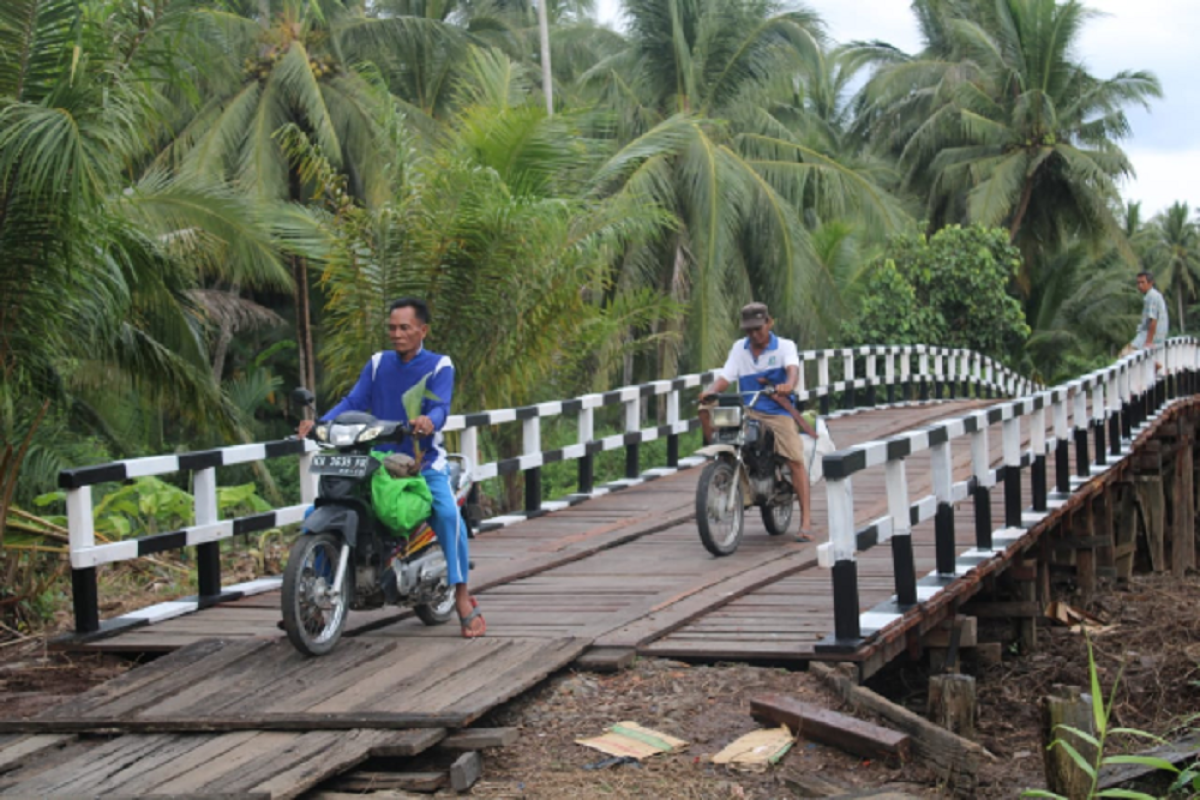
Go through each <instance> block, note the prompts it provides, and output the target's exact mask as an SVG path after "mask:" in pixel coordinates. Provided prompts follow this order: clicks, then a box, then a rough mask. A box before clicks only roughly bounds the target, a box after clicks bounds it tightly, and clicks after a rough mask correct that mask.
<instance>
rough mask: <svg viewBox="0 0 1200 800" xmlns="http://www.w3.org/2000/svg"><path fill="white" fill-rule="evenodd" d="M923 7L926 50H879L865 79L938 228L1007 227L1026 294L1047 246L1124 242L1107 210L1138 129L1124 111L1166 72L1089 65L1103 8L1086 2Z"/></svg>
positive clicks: (928, 1) (923, 3)
mask: <svg viewBox="0 0 1200 800" xmlns="http://www.w3.org/2000/svg"><path fill="white" fill-rule="evenodd" d="M914 7H915V8H916V10H917V12H918V18H919V20H920V22H921V25H922V28H923V31H924V33H925V37H926V42H927V49H926V50H925V51H924V52H923V53H921V54H919V55H917V56H915V57H911V58H909V57H903V56H902V55H900V54H897V53H895V52H894V51H893V52H890V53H889V52H887V51H886V49H882V48H875V50H876V53H877V54H879V53H882V54H883V55H884V56H886V62H885V63H884V64H883V66H882V67H881V68H880V70H879V72H878V74H877V75H876V76H875V77H874V78H873V80H872V82H871V84H870V85H869V86H868V87H867V90H866V97H867V100H866V103H865V105H866V107H867V113H866V119H867V120H868V121H869V122H870V123H871V124H873V125H874V129H875V132H876V135H877V136H878V137H879V138H880V139H881V140H883V141H891V142H894V143H895V144H896V145H897V146H898V147H899V148H900V149H899V155H900V160H901V165H902V167H903V168H904V169H905V171H906V175H907V182H908V185H909V186H910V187H913V188H914V189H917V190H918V191H922V192H923V191H924V190H925V189H927V190H928V194H927V195H926V196H927V197H928V214H929V217H930V219H931V220H933V221H934V225H935V227H936V226H938V225H940V224H942V223H944V222H947V221H956V220H963V221H970V222H978V223H982V224H984V225H1001V224H1002V225H1004V226H1005V227H1007V228H1008V230H1009V233H1010V237H1011V239H1012V241H1013V242H1014V243H1016V244H1017V245H1018V246H1019V247H1020V249H1021V250H1022V252H1023V254H1024V255H1025V260H1026V262H1027V270H1026V274H1025V275H1024V276H1023V280H1022V284H1023V286H1024V289H1025V290H1026V291H1027V292H1028V290H1029V288H1030V287H1029V277H1028V263H1029V262H1030V261H1031V260H1032V256H1033V254H1034V252H1035V251H1036V249H1037V248H1038V247H1042V246H1051V247H1054V246H1057V245H1058V244H1059V243H1062V242H1065V241H1067V240H1068V239H1069V238H1071V237H1072V236H1074V235H1076V234H1078V235H1079V236H1082V237H1083V239H1084V240H1085V241H1087V242H1089V243H1091V244H1093V245H1094V246H1096V247H1100V246H1102V245H1103V243H1104V242H1105V241H1106V240H1107V239H1109V238H1111V237H1119V236H1120V226H1119V224H1118V223H1117V221H1116V219H1115V218H1114V217H1113V215H1112V213H1111V211H1110V207H1109V204H1110V201H1111V200H1113V199H1114V198H1116V197H1117V190H1116V187H1115V181H1116V180H1117V179H1119V178H1121V177H1124V176H1128V175H1130V174H1131V173H1132V167H1131V165H1130V163H1129V160H1128V158H1127V157H1126V155H1125V154H1124V152H1123V151H1122V150H1121V149H1120V148H1119V147H1118V146H1117V141H1118V140H1119V139H1121V138H1123V137H1125V136H1127V135H1128V134H1129V123H1128V120H1127V119H1126V116H1125V112H1124V108H1125V107H1126V106H1128V105H1130V104H1137V105H1142V106H1147V107H1148V104H1149V101H1150V99H1151V98H1156V97H1160V96H1161V94H1162V91H1161V88H1160V86H1159V83H1158V80H1157V79H1156V78H1155V77H1154V76H1153V75H1152V74H1150V73H1148V72H1130V71H1123V72H1119V73H1118V74H1117V75H1115V76H1114V77H1112V78H1109V79H1100V78H1096V77H1094V76H1092V75H1091V74H1090V73H1088V72H1087V70H1086V69H1085V67H1084V65H1083V64H1082V63H1081V62H1079V61H1078V60H1077V59H1076V58H1075V57H1074V56H1073V55H1072V52H1073V49H1074V48H1075V46H1076V45H1077V43H1078V40H1079V36H1080V33H1081V31H1082V29H1083V26H1084V24H1085V23H1086V22H1087V21H1088V20H1089V19H1090V18H1091V17H1092V16H1093V13H1092V12H1090V11H1088V10H1087V9H1086V8H1085V7H1084V6H1083V5H1082V4H1081V3H1079V2H1077V0H1066V2H1058V0H1000V1H999V2H996V3H994V4H993V3H986V2H981V1H980V0H959V1H958V2H955V1H954V0H917V1H916V2H915V3H914ZM881 60H883V59H881ZM889 128H890V129H891V131H890V132H889V130H888V129H889ZM926 181H928V184H926Z"/></svg>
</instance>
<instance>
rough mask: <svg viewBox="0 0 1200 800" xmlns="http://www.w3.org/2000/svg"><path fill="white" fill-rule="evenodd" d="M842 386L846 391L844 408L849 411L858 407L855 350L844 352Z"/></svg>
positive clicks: (843, 399) (843, 401)
mask: <svg viewBox="0 0 1200 800" xmlns="http://www.w3.org/2000/svg"><path fill="white" fill-rule="evenodd" d="M842 385H843V386H845V389H843V390H842V407H843V408H845V409H846V410H847V411H849V410H850V409H853V408H854V407H855V406H857V405H858V398H857V397H856V396H855V391H854V351H853V350H845V351H843V352H842Z"/></svg>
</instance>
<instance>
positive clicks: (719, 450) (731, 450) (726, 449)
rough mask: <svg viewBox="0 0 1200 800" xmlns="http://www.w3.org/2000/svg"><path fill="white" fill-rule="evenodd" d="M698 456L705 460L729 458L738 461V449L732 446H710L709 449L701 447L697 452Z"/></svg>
mask: <svg viewBox="0 0 1200 800" xmlns="http://www.w3.org/2000/svg"><path fill="white" fill-rule="evenodd" d="M696 455H701V456H704V457H705V458H720V457H722V456H728V457H729V458H732V459H734V460H735V461H736V460H737V448H736V447H734V446H733V445H731V444H710V445H709V446H708V447H701V448H700V449H699V450H697V451H696Z"/></svg>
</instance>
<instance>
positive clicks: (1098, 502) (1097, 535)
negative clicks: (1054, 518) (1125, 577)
mask: <svg viewBox="0 0 1200 800" xmlns="http://www.w3.org/2000/svg"><path fill="white" fill-rule="evenodd" d="M1111 495H1112V492H1111V488H1109V487H1105V489H1104V490H1102V491H1101V492H1100V493H1099V494H1097V495H1096V496H1095V497H1094V498H1092V502H1091V503H1090V504H1089V512H1090V514H1091V517H1092V519H1091V523H1092V537H1093V540H1094V541H1095V542H1096V543H1097V544H1096V575H1097V577H1098V578H1109V579H1113V578H1116V577H1117V568H1116V540H1115V538H1114V536H1113V510H1112V496H1111Z"/></svg>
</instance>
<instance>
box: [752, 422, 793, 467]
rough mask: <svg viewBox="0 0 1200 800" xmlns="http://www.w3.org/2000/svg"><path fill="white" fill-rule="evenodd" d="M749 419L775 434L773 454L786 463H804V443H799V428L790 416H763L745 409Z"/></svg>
mask: <svg viewBox="0 0 1200 800" xmlns="http://www.w3.org/2000/svg"><path fill="white" fill-rule="evenodd" d="M746 413H747V414H749V415H750V419H756V420H758V421H759V422H761V423H762V424H763V425H765V426H767V427H768V428H770V429H771V432H772V433H774V434H775V452H777V453H779V455H781V456H783V457H784V458H786V459H787V460H788V461H797V462H799V463H800V464H803V463H804V443H803V442H801V441H800V428H799V426H797V425H796V420H794V419H792V418H791V416H790V415H786V416H785V415H782V414H764V413H763V412H761V411H755V410H754V409H753V408H748V409H746Z"/></svg>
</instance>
